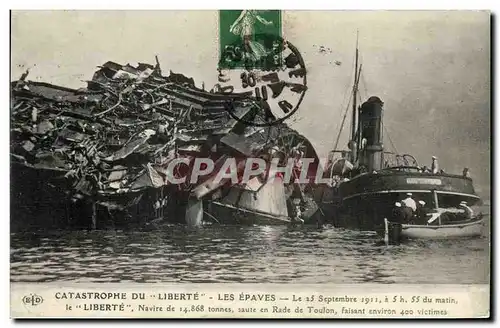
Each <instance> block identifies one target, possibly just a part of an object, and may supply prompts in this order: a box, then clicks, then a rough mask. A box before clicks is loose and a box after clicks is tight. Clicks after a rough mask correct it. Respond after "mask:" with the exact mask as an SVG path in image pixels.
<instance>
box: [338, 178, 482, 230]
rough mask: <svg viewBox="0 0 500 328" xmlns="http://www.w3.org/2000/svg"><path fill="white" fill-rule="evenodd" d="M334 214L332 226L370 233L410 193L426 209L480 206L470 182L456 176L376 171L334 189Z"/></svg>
mask: <svg viewBox="0 0 500 328" xmlns="http://www.w3.org/2000/svg"><path fill="white" fill-rule="evenodd" d="M338 192H339V197H340V199H341V202H340V204H339V209H338V214H337V215H336V217H335V218H334V224H335V225H336V226H339V227H346V228H354V229H362V230H373V229H377V228H379V227H380V226H381V225H383V220H384V217H390V215H391V212H392V210H393V208H394V203H395V202H397V201H401V200H402V199H404V198H406V193H409V192H410V193H412V194H413V199H415V200H416V201H418V200H423V201H425V203H426V204H428V206H431V207H435V206H436V198H437V203H438V205H439V207H456V206H458V204H459V203H460V202H461V201H467V203H468V204H469V205H477V204H479V203H480V201H481V200H480V198H479V196H477V195H476V193H475V191H474V187H473V183H472V180H471V179H470V178H466V177H463V176H459V175H451V174H427V173H416V172H394V171H388V172H383V171H379V172H377V173H376V174H374V173H367V174H363V175H359V176H357V177H355V178H353V179H352V180H349V181H345V182H342V183H341V184H340V185H339V187H338Z"/></svg>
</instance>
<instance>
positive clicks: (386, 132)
mask: <svg viewBox="0 0 500 328" xmlns="http://www.w3.org/2000/svg"><path fill="white" fill-rule="evenodd" d="M383 126H384V131H385V134H386V135H387V138H388V139H389V142H390V143H391V146H392V148H394V152H395V153H396V154H397V153H398V150H397V148H396V146H395V145H394V142H392V139H391V136H390V135H389V132H388V131H387V128H386V127H385V124H384V125H383Z"/></svg>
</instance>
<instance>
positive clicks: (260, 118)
mask: <svg viewBox="0 0 500 328" xmlns="http://www.w3.org/2000/svg"><path fill="white" fill-rule="evenodd" d="M218 72H219V75H218V81H219V85H218V88H219V90H231V93H240V94H245V95H246V97H244V98H243V99H237V100H231V101H228V102H227V106H226V110H227V111H228V112H229V114H230V115H231V117H233V118H234V119H237V120H239V121H241V122H243V123H245V124H247V125H253V126H270V125H274V124H278V123H281V122H283V121H285V120H286V119H288V118H290V117H291V116H292V115H294V114H295V113H296V112H297V110H298V109H299V107H300V104H301V103H302V100H303V98H304V95H305V93H306V91H307V70H306V66H305V63H304V60H303V58H302V55H301V54H300V52H299V50H298V49H297V48H296V47H295V46H294V45H293V44H292V43H291V42H290V41H287V40H284V39H283V38H281V37H280V36H276V35H266V34H258V35H255V36H253V39H252V40H245V39H243V40H239V41H238V42H235V43H233V44H230V45H226V46H225V47H224V48H223V49H221V56H220V61H219V68H218ZM224 93H226V94H227V91H226V92H224ZM248 117H250V118H248Z"/></svg>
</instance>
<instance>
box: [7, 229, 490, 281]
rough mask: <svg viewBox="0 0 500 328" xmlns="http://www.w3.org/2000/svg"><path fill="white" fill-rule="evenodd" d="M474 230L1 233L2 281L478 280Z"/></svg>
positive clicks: (481, 251)
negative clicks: (7, 275)
mask: <svg viewBox="0 0 500 328" xmlns="http://www.w3.org/2000/svg"><path fill="white" fill-rule="evenodd" d="M488 226H489V225H487V227H486V229H485V231H486V234H485V236H483V237H482V238H474V239H466V240H455V241H451V240H448V241H446V240H445V241H410V242H408V243H406V244H404V245H400V246H389V247H386V246H384V245H380V243H379V242H380V238H379V237H378V236H377V235H376V234H375V233H372V232H359V231H348V230H342V229H337V228H333V227H332V228H323V229H317V228H315V227H287V226H253V227H241V226H218V227H216V226H212V227H202V228H198V229H189V228H187V227H183V226H170V227H166V228H164V229H163V230H161V231H143V232H141V231H133V232H130V231H70V232H68V231H64V232H32V233H12V234H11V255H10V259H11V281H16V282H18V281H22V282H48V281H71V282H165V283H166V282H186V283H189V282H243V283H245V282H248V283H256V282H257V283H264V282H267V283H283V282H288V283H364V282H366V283H488V282H489V266H490V265H489V237H488V235H489V234H488V233H487V231H488Z"/></svg>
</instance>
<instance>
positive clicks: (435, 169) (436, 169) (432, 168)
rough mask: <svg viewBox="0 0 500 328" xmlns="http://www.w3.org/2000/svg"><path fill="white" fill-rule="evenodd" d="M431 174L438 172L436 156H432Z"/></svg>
mask: <svg viewBox="0 0 500 328" xmlns="http://www.w3.org/2000/svg"><path fill="white" fill-rule="evenodd" d="M431 172H432V174H438V172H439V164H438V161H437V157H436V156H432V164H431Z"/></svg>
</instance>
